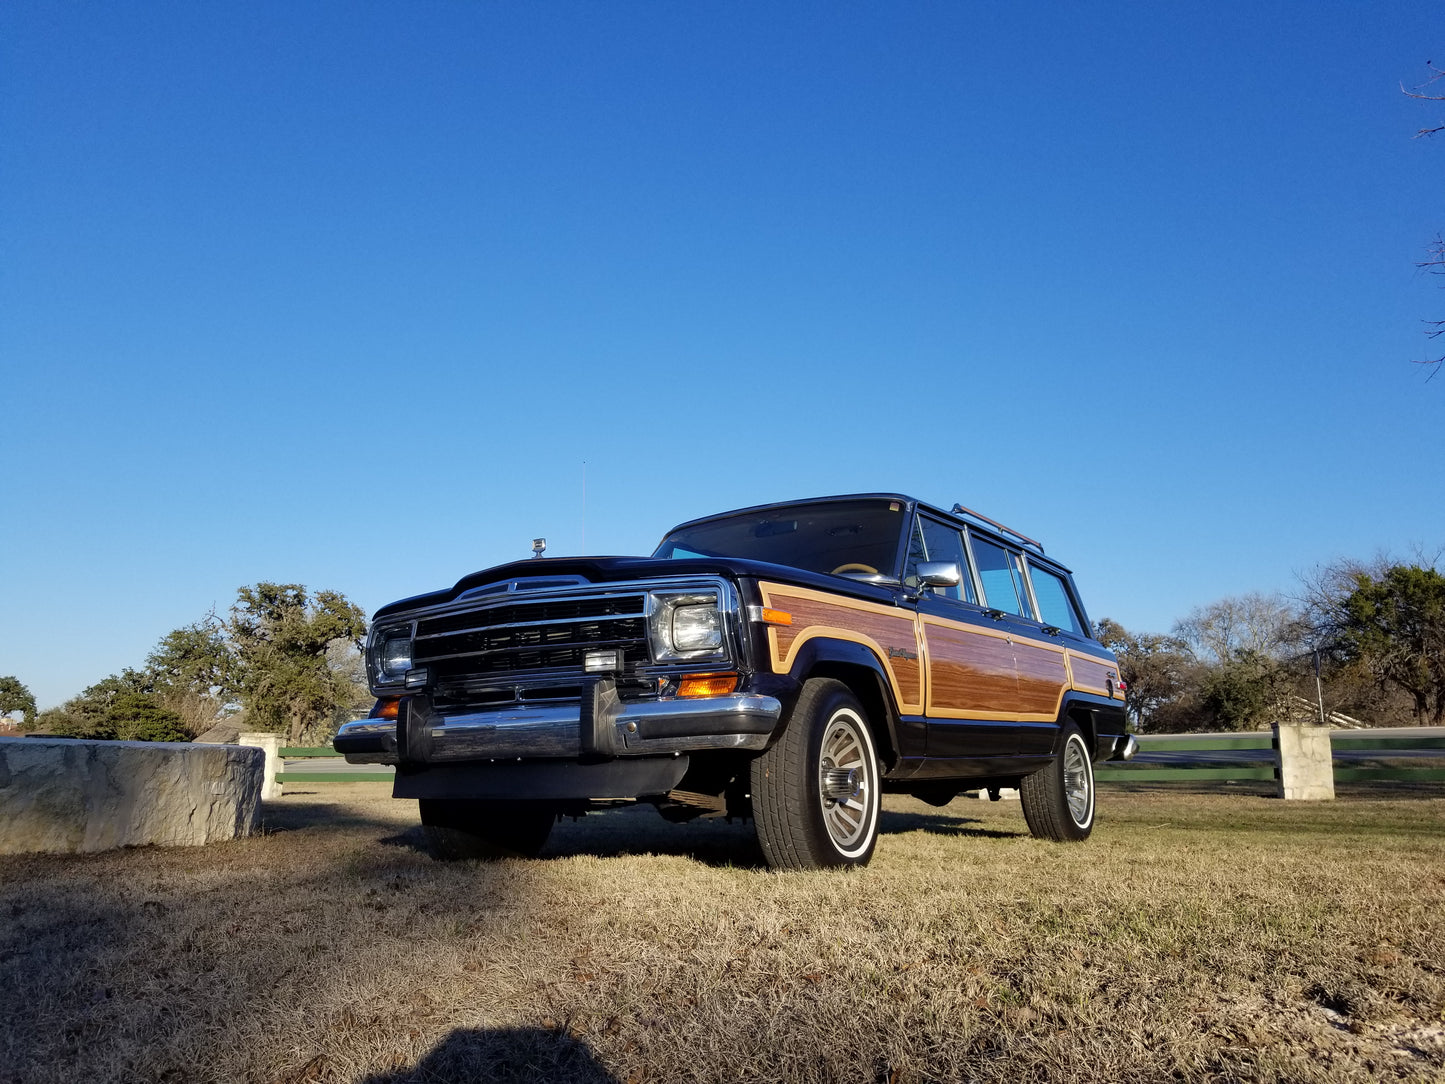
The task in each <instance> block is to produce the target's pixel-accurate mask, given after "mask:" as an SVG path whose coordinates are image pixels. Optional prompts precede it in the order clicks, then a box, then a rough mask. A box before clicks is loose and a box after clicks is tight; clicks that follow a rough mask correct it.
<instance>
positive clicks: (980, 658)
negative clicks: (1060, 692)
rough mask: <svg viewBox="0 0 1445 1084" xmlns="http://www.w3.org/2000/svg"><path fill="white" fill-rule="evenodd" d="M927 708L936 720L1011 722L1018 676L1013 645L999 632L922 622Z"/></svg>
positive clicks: (937, 621) (931, 620)
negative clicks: (925, 654) (926, 676)
mask: <svg viewBox="0 0 1445 1084" xmlns="http://www.w3.org/2000/svg"><path fill="white" fill-rule="evenodd" d="M923 639H924V643H925V645H926V647H927V650H928V677H929V681H928V707H927V710H926V711H925V714H926V715H928V716H930V717H931V718H934V719H1013V718H1016V712H1017V710H1018V709H1017V706H1016V705H1017V702H1018V678H1017V676H1016V672H1015V669H1014V651H1013V645H1012V644H1010V643H1009V641H1008V637H1007V636H1006V635H1004V634H1003V633H1001V632H993V631H991V630H989V629H980V628H977V627H976V626H972V625H965V624H961V623H959V622H957V621H944V620H940V619H939V618H936V617H933V616H932V615H927V616H925V617H924V618H923Z"/></svg>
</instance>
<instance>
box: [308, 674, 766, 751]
mask: <svg viewBox="0 0 1445 1084" xmlns="http://www.w3.org/2000/svg"><path fill="white" fill-rule="evenodd" d="M781 715H782V705H781V704H780V703H779V701H778V700H777V699H776V698H775V697H771V696H758V695H756V694H752V693H733V694H731V695H728V696H715V697H704V698H699V699H696V700H692V699H687V700H683V699H671V700H644V701H637V702H626V701H622V700H619V699H618V698H617V695H616V691H615V688H614V687H613V686H612V684H611V683H610V682H606V681H602V682H598V683H597V684H596V685H595V686H594V689H593V694H592V696H591V697H590V699H588V698H584V699H583V700H582V701H581V702H578V703H567V704H547V705H537V706H527V705H518V706H516V707H509V708H502V709H499V710H496V711H479V712H472V713H468V714H461V715H442V714H440V713H437V712H435V711H433V710H432V708H431V705H430V703H429V702H428V701H427V698H426V697H423V696H415V697H408V698H407V699H405V700H403V701H402V706H401V712H400V716H399V718H398V719H396V720H390V719H361V720H358V721H357V722H354V723H347V724H345V725H344V726H342V728H341V730H340V732H338V733H337V735H336V738H335V740H334V741H333V743H332V744H333V745H334V746H335V748H336V751H337V752H339V753H342V754H344V755H345V757H346V759H347V760H348V761H349V762H350V763H352V764H396V763H398V762H399V761H413V762H421V763H445V762H452V761H477V760H515V759H518V758H534V757H550V758H556V757H566V758H577V757H593V758H605V757H613V756H655V755H657V754H666V753H685V752H694V751H697V750H701V749H752V750H758V749H763V748H765V747H766V745H767V743H768V738H769V737H770V736H771V735H772V733H773V730H774V729H775V728H776V727H777V725H778V720H779V718H780V717H781Z"/></svg>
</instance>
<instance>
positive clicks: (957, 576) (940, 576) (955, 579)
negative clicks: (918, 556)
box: [918, 561, 963, 587]
mask: <svg viewBox="0 0 1445 1084" xmlns="http://www.w3.org/2000/svg"><path fill="white" fill-rule="evenodd" d="M962 582H963V569H961V568H959V567H958V562H956V561H920V562H918V586H919V587H957V586H958V585H959V584H960V583H962Z"/></svg>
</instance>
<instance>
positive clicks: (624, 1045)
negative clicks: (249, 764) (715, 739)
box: [0, 783, 1445, 1084]
mask: <svg viewBox="0 0 1445 1084" xmlns="http://www.w3.org/2000/svg"><path fill="white" fill-rule="evenodd" d="M1101 790H1102V793H1101V798H1100V810H1101V811H1100V815H1099V820H1098V825H1097V828H1096V830H1095V833H1094V837H1093V839H1091V840H1090V841H1089V842H1087V843H1085V844H1082V845H1059V844H1051V843H1041V842H1038V841H1035V840H1033V839H1030V838H1029V836H1028V834H1027V832H1026V830H1025V828H1024V823H1023V817H1022V814H1021V813H1020V811H1019V809H1018V803H1017V802H1000V803H989V802H979V801H969V800H967V799H958V800H955V801H954V803H953V804H952V805H950V806H948V807H947V808H945V809H934V808H932V807H929V806H925V805H922V804H920V803H918V802H915V801H913V800H912V799H903V798H890V799H887V800H886V801H885V814H884V823H883V831H884V835H883V838H882V840H881V841H880V843H879V846H878V851H877V854H876V855H875V857H874V860H873V864H872V866H870V867H869V868H868V869H866V870H862V871H859V872H855V873H851V874H847V873H843V874H824V873H809V874H775V873H770V872H767V871H765V870H763V869H761V868H760V867H759V858H758V855H757V852H756V849H755V845H754V844H753V842H752V836H751V830H750V826H745V825H740V824H733V825H728V824H726V823H724V822H722V821H702V822H694V823H692V824H689V825H686V826H674V825H669V824H667V823H665V822H664V821H663V820H662V819H661V818H660V817H658V816H657V814H656V813H655V812H653V811H652V810H651V809H649V808H641V809H630V810H622V811H617V812H613V813H608V814H604V815H593V816H589V817H587V818H585V819H584V820H582V821H580V822H571V821H567V822H564V823H563V824H561V825H559V826H558V828H557V830H556V831H555V833H554V835H553V837H552V841H551V843H550V844H549V847H548V850H547V852H546V856H545V857H544V858H543V859H542V860H540V861H535V862H502V863H496V864H490V865H489V864H480V863H460V864H451V865H445V864H439V863H436V862H433V861H432V860H431V859H430V858H428V857H427V856H426V855H425V854H424V853H423V852H422V851H421V849H420V848H421V842H422V841H421V833H420V831H419V830H418V829H417V828H416V827H415V825H416V809H415V803H413V802H403V801H394V800H392V799H391V798H390V797H388V796H387V794H388V793H389V792H388V789H387V788H386V787H385V785H382V784H371V783H354V784H353V783H347V784H328V785H305V784H302V785H300V786H298V787H295V788H293V791H294V792H293V793H291V794H288V795H287V796H286V797H284V798H282V799H279V800H277V801H275V802H272V803H268V804H267V807H266V811H265V821H266V828H265V832H264V834H263V835H261V836H259V837H255V838H251V839H247V840H241V841H238V842H235V843H228V844H217V845H213V846H209V847H203V848H181V849H165V850H162V849H155V848H146V849H138V850H130V851H118V852H111V853H108V854H102V855H96V856H87V857H66V856H22V857H0V922H3V929H0V1006H3V1011H0V1084H8V1082H10V1081H15V1082H24V1084H43V1082H48V1081H55V1082H61V1081H65V1082H74V1081H87V1082H92V1081H130V1080H136V1081H233V1080H247V1081H257V1082H273V1081H274V1082H288V1081H296V1082H302V1081H367V1082H369V1084H381V1082H387V1084H391V1082H400V1081H452V1080H458V1081H460V1080H479V1081H487V1080H516V1081H532V1080H555V1081H582V1082H587V1081H597V1082H601V1081H617V1082H623V1081H639V1082H640V1081H775V1080H809V1081H811V1080H816V1081H886V1082H889V1084H900V1082H904V1081H935V1080H938V1081H951V1080H978V1081H994V1080H997V1081H1028V1080H1049V1081H1094V1080H1098V1081H1118V1080H1125V1079H1131V1080H1133V1079H1137V1080H1249V1081H1254V1080H1277V1081H1333V1080H1380V1079H1403V1080H1420V1081H1426V1080H1429V1081H1440V1080H1442V1079H1445V788H1440V787H1435V788H1433V789H1431V788H1428V787H1427V788H1422V789H1417V790H1416V791H1415V792H1414V793H1410V794H1408V795H1407V796H1405V797H1403V798H1402V797H1399V796H1398V793H1396V794H1394V795H1393V796H1392V795H1390V794H1388V793H1384V792H1380V791H1374V790H1371V789H1369V788H1355V789H1353V790H1349V791H1346V790H1342V795H1343V796H1342V798H1341V799H1340V800H1338V801H1336V802H1333V803H1320V804H1314V803H1285V802H1281V801H1277V800H1274V799H1272V798H1265V797H1260V796H1257V795H1255V794H1250V793H1221V792H1219V791H1215V792H1212V793H1180V792H1179V791H1178V790H1169V789H1165V788H1162V787H1156V788H1148V787H1139V788H1136V789H1132V790H1127V789H1124V788H1117V787H1112V788H1111V787H1105V788H1101Z"/></svg>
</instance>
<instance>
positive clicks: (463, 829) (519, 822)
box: [417, 798, 557, 861]
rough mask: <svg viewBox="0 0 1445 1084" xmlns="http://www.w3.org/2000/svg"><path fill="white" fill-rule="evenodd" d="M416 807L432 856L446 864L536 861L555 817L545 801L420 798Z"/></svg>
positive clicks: (549, 833) (555, 814)
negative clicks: (458, 861)
mask: <svg viewBox="0 0 1445 1084" xmlns="http://www.w3.org/2000/svg"><path fill="white" fill-rule="evenodd" d="M417 805H418V806H419V807H420V808H421V823H422V827H423V828H424V829H425V830H426V836H427V843H428V844H429V845H430V847H431V852H432V855H433V856H434V857H436V858H441V859H444V860H448V861H450V860H455V859H467V858H536V857H537V855H538V854H539V853H541V850H542V848H543V846H545V845H546V843H547V837H548V836H549V835H551V834H552V822H553V821H554V820H555V819H556V816H557V813H556V810H555V809H553V808H552V806H551V805H549V804H547V803H544V802H489V801H480V800H476V799H470V798H422V799H420V800H419V801H418V802H417Z"/></svg>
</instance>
